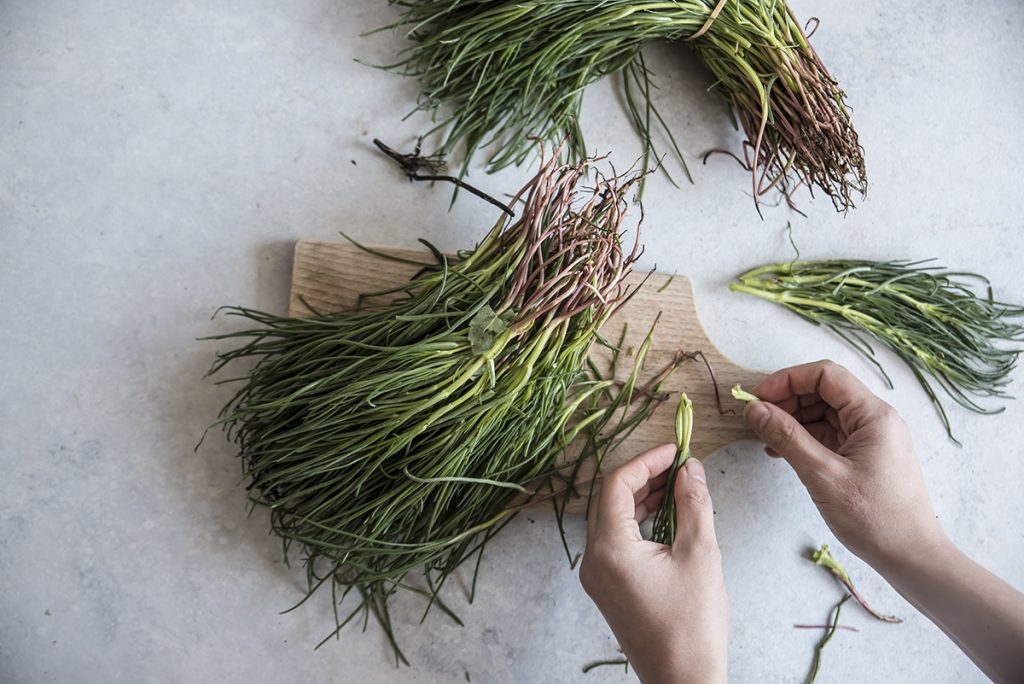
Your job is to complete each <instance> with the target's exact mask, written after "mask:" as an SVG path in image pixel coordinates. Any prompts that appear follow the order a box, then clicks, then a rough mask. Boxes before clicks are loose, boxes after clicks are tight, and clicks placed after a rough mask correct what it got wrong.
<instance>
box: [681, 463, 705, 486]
mask: <svg viewBox="0 0 1024 684" xmlns="http://www.w3.org/2000/svg"><path fill="white" fill-rule="evenodd" d="M683 470H684V471H686V476H687V477H688V478H691V477H692V478H693V479H694V480H696V481H697V482H700V483H701V484H702V485H704V486H705V487H706V486H707V484H708V480H707V476H706V474H705V472H704V464H703V463H701V462H700V461H699V460H698V459H696V458H690V459H688V460H687V461H686V463H684V464H683Z"/></svg>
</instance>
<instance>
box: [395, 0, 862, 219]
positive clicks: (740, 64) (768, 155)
mask: <svg viewBox="0 0 1024 684" xmlns="http://www.w3.org/2000/svg"><path fill="white" fill-rule="evenodd" d="M391 2H392V4H393V5H395V6H397V7H398V8H399V9H400V11H401V12H402V17H401V19H399V21H397V22H396V23H395V24H393V25H392V26H390V27H387V28H396V29H398V30H400V31H402V32H404V35H405V36H406V37H407V38H408V39H409V40H411V41H412V45H411V46H410V47H409V48H407V49H406V50H404V51H403V52H402V53H401V57H400V60H399V61H398V62H397V63H395V64H392V65H388V66H386V67H385V68H388V69H392V70H394V71H396V72H399V73H401V74H403V75H408V76H414V77H416V78H418V79H419V81H420V84H421V87H422V90H421V94H420V98H419V103H418V107H417V108H418V109H419V110H425V111H428V112H430V113H431V115H432V116H433V118H434V120H435V121H436V126H435V128H434V129H433V131H432V132H434V131H446V137H445V138H444V141H443V143H442V144H441V146H440V149H439V152H440V153H441V154H442V155H449V154H451V153H452V152H454V151H455V150H456V149H457V148H459V146H460V145H465V150H466V157H465V162H464V166H463V169H462V170H463V173H464V172H465V171H466V169H467V168H468V164H469V160H470V158H471V157H472V156H473V154H474V153H475V152H476V151H477V150H478V149H479V148H482V147H486V146H493V152H492V153H491V154H490V156H489V158H488V164H489V167H490V169H491V170H497V169H501V168H504V167H506V166H509V165H511V164H520V163H522V162H523V161H524V160H525V159H526V158H527V157H528V155H529V154H530V150H531V148H532V146H533V139H532V136H538V137H539V138H541V139H544V140H549V141H559V140H563V139H564V140H567V141H568V148H567V151H568V153H569V154H570V155H571V156H572V157H573V158H581V157H583V156H585V155H586V144H585V140H584V134H583V131H582V129H581V127H580V121H579V114H580V108H581V105H582V101H583V91H584V89H585V88H586V86H588V85H589V84H591V83H593V82H595V81H597V80H600V79H602V78H604V77H605V76H608V75H610V74H621V76H622V79H623V81H622V86H621V87H622V95H623V100H624V101H625V103H626V105H627V109H628V113H629V115H630V117H631V119H632V121H633V124H634V127H635V128H636V130H637V132H638V134H639V135H640V137H641V139H642V142H643V146H644V160H645V166H646V165H647V164H653V163H654V161H655V159H656V158H657V156H658V152H657V150H656V149H655V145H654V142H653V135H654V130H653V129H654V128H655V127H656V126H657V127H660V128H661V129H663V130H664V132H665V133H666V137H667V138H668V140H669V142H670V144H671V147H672V149H673V151H674V153H675V155H676V156H677V157H678V159H679V161H680V162H681V163H682V165H683V168H684V170H685V171H686V174H687V175H688V176H689V170H688V169H686V163H685V161H684V159H683V154H682V152H681V151H680V149H679V147H678V145H677V144H676V141H675V139H674V138H673V136H672V133H671V131H670V130H669V129H668V126H667V124H666V122H665V120H664V119H663V117H662V116H661V114H660V113H659V112H658V110H657V109H656V108H655V107H654V103H653V96H652V90H653V89H654V88H655V86H654V85H653V82H652V74H651V71H650V70H649V69H648V68H647V65H646V63H645V61H644V58H643V54H642V50H643V48H644V47H645V46H647V45H649V44H651V43H653V42H657V41H676V42H680V43H682V44H683V45H687V46H689V47H690V48H692V49H693V50H694V52H695V53H696V54H697V57H698V59H700V61H701V62H702V63H703V64H704V66H705V67H707V69H708V70H709V71H710V72H711V74H712V75H713V77H714V84H713V86H712V87H713V88H714V89H715V90H717V91H718V92H719V93H720V94H721V95H722V97H723V98H724V99H725V101H726V102H727V103H728V105H729V106H730V107H731V108H732V110H733V111H734V112H735V114H736V117H737V119H738V122H739V124H740V126H741V127H742V129H743V133H744V135H745V136H746V140H745V141H744V142H743V145H742V152H741V153H739V154H733V153H731V152H730V153H728V154H731V155H732V156H733V157H735V158H736V160H737V161H740V163H741V164H743V165H744V166H745V167H746V168H747V170H748V171H749V172H750V174H751V192H752V194H753V197H754V202H755V206H758V211H760V208H759V204H758V203H759V202H760V199H761V198H762V197H763V196H765V195H766V194H768V193H771V192H776V191H777V192H780V193H781V194H782V195H783V196H784V197H785V198H786V199H787V201H789V200H790V196H791V193H792V192H793V191H794V190H796V189H797V188H798V187H799V186H801V185H806V186H808V187H809V188H811V189H812V190H813V189H814V188H818V189H820V190H821V191H823V192H824V193H825V194H826V195H828V196H829V198H830V199H831V200H832V202H833V204H834V205H835V207H836V209H837V210H839V211H846V210H848V209H850V208H851V207H853V206H854V198H855V196H863V195H864V194H865V193H866V192H867V175H866V171H865V168H864V153H863V149H862V148H861V146H860V143H859V141H858V137H857V132H856V131H855V130H854V128H853V124H852V122H851V120H850V113H849V110H848V109H847V107H846V103H845V94H844V93H843V91H842V90H841V89H840V87H839V85H838V83H837V81H836V80H835V79H834V78H833V77H832V75H831V74H830V73H829V72H828V70H827V69H826V68H825V65H824V64H823V63H822V61H821V59H820V58H819V57H818V54H817V53H816V52H815V51H814V48H813V47H811V44H810V42H809V40H808V34H806V33H805V32H804V30H803V29H802V28H801V24H800V22H799V21H798V20H797V18H796V17H795V16H794V14H793V11H792V9H790V7H789V5H788V4H787V3H786V2H785V0H673V1H670V2H648V3H642V2H637V1H636V0H531V1H530V2H522V1H521V0H494V1H492V2H479V1H478V0H391ZM717 151H721V150H717ZM706 159H707V157H706V156H705V161H706ZM790 206H793V205H792V202H791V201H790Z"/></svg>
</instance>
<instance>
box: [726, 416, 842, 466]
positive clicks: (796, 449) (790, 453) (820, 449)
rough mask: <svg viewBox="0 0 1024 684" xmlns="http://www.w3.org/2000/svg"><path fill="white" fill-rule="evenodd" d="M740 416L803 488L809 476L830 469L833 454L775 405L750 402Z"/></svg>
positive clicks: (794, 419)
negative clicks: (788, 468)
mask: <svg viewBox="0 0 1024 684" xmlns="http://www.w3.org/2000/svg"><path fill="white" fill-rule="evenodd" d="M743 417H744V418H745V419H746V421H747V425H748V426H750V429H751V430H753V431H754V434H756V435H757V436H758V437H760V438H761V441H763V442H764V443H765V444H766V445H767V446H768V447H770V448H771V449H772V450H773V451H775V452H776V453H778V454H779V456H782V457H783V458H784V459H786V462H787V463H789V465H790V466H791V467H792V468H793V470H795V471H796V474H797V475H798V476H799V477H800V479H801V480H802V481H803V483H804V484H805V485H806V484H807V483H808V480H809V479H810V476H811V475H812V474H814V473H820V472H821V471H822V470H823V469H825V468H828V467H829V464H830V463H831V459H832V457H833V453H832V452H831V451H829V450H828V449H827V448H826V447H825V446H824V445H823V444H822V443H821V442H819V441H818V440H816V439H815V438H814V437H813V436H812V435H811V433H809V432H808V431H807V429H806V428H804V426H803V425H801V424H800V423H799V422H798V421H797V420H796V418H794V417H793V416H791V415H789V414H788V413H786V412H785V411H783V410H782V409H780V408H779V407H778V406H776V405H775V404H771V403H768V402H766V401H754V402H751V403H749V404H747V407H746V409H745V410H744V412H743Z"/></svg>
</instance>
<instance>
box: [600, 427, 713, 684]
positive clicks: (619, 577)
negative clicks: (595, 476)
mask: <svg viewBox="0 0 1024 684" xmlns="http://www.w3.org/2000/svg"><path fill="white" fill-rule="evenodd" d="M674 457H675V446H673V445H670V444H666V445H665V446H660V447H657V448H655V449H651V450H650V451H647V452H645V453H643V454H641V455H639V456H637V457H636V458H634V459H633V460H632V461H630V462H629V463H627V464H626V465H624V466H622V467H621V468H619V469H618V470H616V471H614V472H613V473H612V474H611V475H609V476H608V477H606V478H605V480H604V483H603V485H602V487H601V493H600V496H599V499H598V502H597V505H596V507H592V508H591V514H590V520H589V521H588V526H587V548H586V553H585V554H584V556H583V563H582V565H581V566H580V582H581V583H582V584H583V588H584V590H585V591H586V592H587V594H588V595H589V596H590V598H592V599H593V600H594V603H596V604H597V607H598V609H600V611H601V614H602V615H604V618H605V619H606V620H607V621H608V625H609V626H610V627H611V629H612V632H613V633H614V634H615V637H616V638H617V639H618V640H619V645H620V646H621V647H622V651H623V653H625V655H626V657H627V658H628V659H629V662H630V664H631V665H632V666H633V668H634V669H635V670H636V673H637V676H638V677H639V678H640V680H641V681H642V682H644V683H645V684H656V683H661V682H666V683H668V682H671V683H672V684H683V683H689V682H693V683H700V684H706V683H707V682H724V681H726V645H727V642H728V632H729V601H728V597H727V596H726V593H725V582H724V580H723V578H722V557H721V553H720V552H719V549H718V542H717V540H716V539H715V525H714V519H713V517H712V516H713V511H712V508H711V495H710V493H709V492H708V486H707V480H706V479H705V475H704V466H702V465H701V463H700V461H698V460H697V459H695V458H691V459H690V460H689V461H687V462H686V465H685V466H684V467H683V469H682V470H680V471H679V475H678V477H677V478H676V491H675V499H676V516H677V526H676V539H675V542H674V543H673V544H672V546H665V545H663V544H657V543H655V542H651V541H645V540H644V539H643V537H642V536H641V534H640V523H641V522H642V521H644V520H646V519H647V518H649V517H650V516H652V515H653V514H654V513H655V512H656V511H657V509H658V506H660V505H661V499H662V497H663V496H664V493H665V484H666V482H667V479H668V469H669V466H670V465H671V464H672V460H673V458H674Z"/></svg>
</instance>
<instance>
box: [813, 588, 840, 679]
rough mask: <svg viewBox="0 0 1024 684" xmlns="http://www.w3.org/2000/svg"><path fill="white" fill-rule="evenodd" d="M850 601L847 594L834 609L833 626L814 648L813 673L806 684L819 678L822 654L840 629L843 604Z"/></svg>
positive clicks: (830, 626) (831, 625)
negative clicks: (840, 614)
mask: <svg viewBox="0 0 1024 684" xmlns="http://www.w3.org/2000/svg"><path fill="white" fill-rule="evenodd" d="M849 600H850V595H849V594H847V595H846V596H844V597H843V598H842V599H840V600H839V603H837V604H836V607H835V608H833V611H835V612H834V613H833V615H832V624H830V625H829V628H828V631H827V632H825V635H824V636H823V637H821V641H819V642H818V645H817V646H815V647H814V660H813V661H812V662H811V671H810V672H808V673H807V679H806V680H805V684H814V680H815V679H816V678H817V677H818V670H820V669H821V652H822V651H823V650H824V649H825V645H826V644H828V642H829V641H830V640H831V639H832V635H834V634H835V633H836V629H838V627H839V613H840V612H841V611H842V610H843V604H844V603H846V602H847V601H849Z"/></svg>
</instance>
